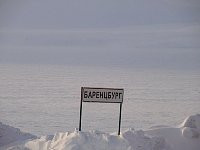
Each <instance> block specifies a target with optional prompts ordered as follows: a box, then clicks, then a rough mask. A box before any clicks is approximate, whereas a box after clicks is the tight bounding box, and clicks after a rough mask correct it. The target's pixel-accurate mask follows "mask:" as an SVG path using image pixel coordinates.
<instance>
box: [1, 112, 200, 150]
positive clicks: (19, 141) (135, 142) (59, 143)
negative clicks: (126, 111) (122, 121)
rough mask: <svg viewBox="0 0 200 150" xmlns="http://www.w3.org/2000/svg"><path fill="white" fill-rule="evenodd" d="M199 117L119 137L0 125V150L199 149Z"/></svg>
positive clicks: (131, 131) (94, 132)
mask: <svg viewBox="0 0 200 150" xmlns="http://www.w3.org/2000/svg"><path fill="white" fill-rule="evenodd" d="M199 135H200V114H196V115H192V116H189V117H188V118H187V119H186V120H184V122H183V123H182V124H181V125H180V126H179V127H167V126H157V127H154V128H151V129H149V130H146V131H143V130H134V129H133V128H130V129H128V130H126V131H124V132H122V133H121V134H120V136H118V135H116V133H112V134H111V133H104V132H101V131H96V130H92V131H81V132H80V131H78V130H76V129H75V131H70V132H65V133H55V135H48V136H41V137H36V136H34V135H31V134H28V133H23V132H21V131H20V130H19V129H16V128H13V127H10V126H7V125H4V124H2V123H0V150H6V149H7V150H27V149H28V150H65V149H66V150H199V148H200V136H199Z"/></svg>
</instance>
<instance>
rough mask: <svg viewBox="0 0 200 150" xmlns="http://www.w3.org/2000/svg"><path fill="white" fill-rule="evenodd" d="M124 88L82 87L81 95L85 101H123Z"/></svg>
mask: <svg viewBox="0 0 200 150" xmlns="http://www.w3.org/2000/svg"><path fill="white" fill-rule="evenodd" d="M123 94H124V90H123V89H112V88H90V87H82V88H81V95H82V96H81V97H82V101H83V102H99V103H122V102H123Z"/></svg>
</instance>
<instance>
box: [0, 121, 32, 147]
mask: <svg viewBox="0 0 200 150" xmlns="http://www.w3.org/2000/svg"><path fill="white" fill-rule="evenodd" d="M33 138H36V136H34V135H31V134H29V133H24V132H21V131H20V129H17V128H14V127H11V126H8V125H5V124H2V123H1V122H0V147H2V146H4V145H8V144H10V143H13V142H16V141H24V140H27V139H33Z"/></svg>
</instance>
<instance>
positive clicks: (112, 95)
mask: <svg viewBox="0 0 200 150" xmlns="http://www.w3.org/2000/svg"><path fill="white" fill-rule="evenodd" d="M123 96H124V89H117V88H92V87H81V102H80V120H79V131H81V118H82V103H83V102H98V103H120V112H119V129H118V135H120V127H121V111H122V103H123Z"/></svg>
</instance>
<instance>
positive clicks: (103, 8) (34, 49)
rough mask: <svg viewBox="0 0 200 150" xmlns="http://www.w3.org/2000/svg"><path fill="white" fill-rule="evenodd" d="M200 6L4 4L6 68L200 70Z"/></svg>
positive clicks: (0, 42)
mask: <svg viewBox="0 0 200 150" xmlns="http://www.w3.org/2000/svg"><path fill="white" fill-rule="evenodd" d="M199 39H200V1H199V0H190V1H189V0H151V1H149V0H57V1H55V0H1V1H0V63H41V64H75V65H91V64H92V65H100V66H102V65H103V66H124V67H138V68H140V67H144V68H145V67H146V68H173V69H199V68H200V59H199V58H200V44H199V43H200V42H199Z"/></svg>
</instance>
